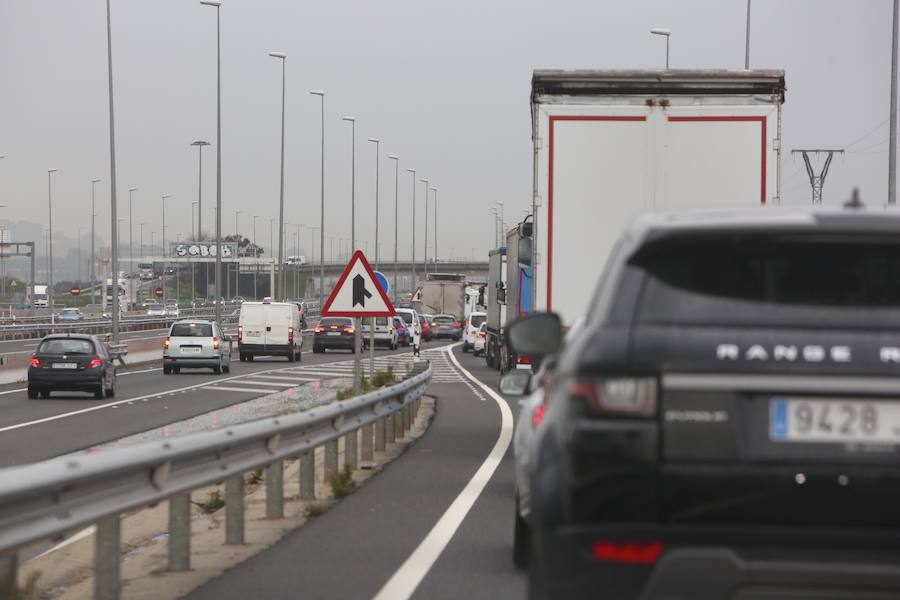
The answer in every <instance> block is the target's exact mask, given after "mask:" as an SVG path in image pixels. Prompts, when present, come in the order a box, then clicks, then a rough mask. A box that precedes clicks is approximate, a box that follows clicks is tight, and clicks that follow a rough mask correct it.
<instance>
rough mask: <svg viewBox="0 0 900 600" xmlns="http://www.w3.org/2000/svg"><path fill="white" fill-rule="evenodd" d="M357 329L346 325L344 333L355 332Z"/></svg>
mask: <svg viewBox="0 0 900 600" xmlns="http://www.w3.org/2000/svg"><path fill="white" fill-rule="evenodd" d="M354 331H355V329H353V328H352V327H344V333H353V332H354Z"/></svg>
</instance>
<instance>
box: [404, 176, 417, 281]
mask: <svg viewBox="0 0 900 600" xmlns="http://www.w3.org/2000/svg"><path fill="white" fill-rule="evenodd" d="M406 172H407V173H412V257H411V258H410V264H412V276H413V281H412V287H413V291H415V287H416V170H415V169H406Z"/></svg>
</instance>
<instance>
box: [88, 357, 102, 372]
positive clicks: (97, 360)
mask: <svg viewBox="0 0 900 600" xmlns="http://www.w3.org/2000/svg"><path fill="white" fill-rule="evenodd" d="M102 366H103V361H102V360H100V357H99V356H95V357H94V358H92V359H91V362H89V363H88V366H87V368H88V369H96V368H97V367H102Z"/></svg>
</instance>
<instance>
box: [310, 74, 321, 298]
mask: <svg viewBox="0 0 900 600" xmlns="http://www.w3.org/2000/svg"><path fill="white" fill-rule="evenodd" d="M309 93H310V94H312V95H313V96H318V97H319V98H320V99H321V100H322V102H321V104H322V150H321V155H320V156H321V165H322V173H321V176H320V177H321V179H320V183H319V189H320V192H321V200H320V204H321V205H320V207H319V231H320V233H319V244H320V247H319V308H320V309H321V307H322V290H324V289H325V92H323V91H322V90H312V91H310V92H309Z"/></svg>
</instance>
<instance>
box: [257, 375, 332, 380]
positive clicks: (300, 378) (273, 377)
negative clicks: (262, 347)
mask: <svg viewBox="0 0 900 600" xmlns="http://www.w3.org/2000/svg"><path fill="white" fill-rule="evenodd" d="M252 377H253V378H254V379H274V380H276V381H318V380H317V379H316V378H315V377H287V376H283V375H252Z"/></svg>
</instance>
